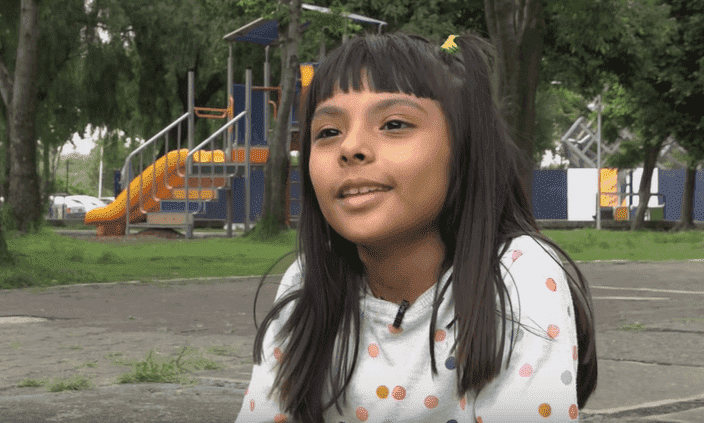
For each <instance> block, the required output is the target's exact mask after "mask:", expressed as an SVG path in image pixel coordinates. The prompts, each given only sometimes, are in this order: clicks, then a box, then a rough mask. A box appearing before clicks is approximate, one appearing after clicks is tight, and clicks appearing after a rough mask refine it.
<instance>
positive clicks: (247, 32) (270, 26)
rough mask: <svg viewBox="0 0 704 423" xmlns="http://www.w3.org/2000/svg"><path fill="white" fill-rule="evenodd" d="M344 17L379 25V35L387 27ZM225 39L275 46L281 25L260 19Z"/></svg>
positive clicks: (359, 17)
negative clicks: (382, 28) (383, 27)
mask: <svg viewBox="0 0 704 423" xmlns="http://www.w3.org/2000/svg"><path fill="white" fill-rule="evenodd" d="M301 7H302V8H303V9H306V10H313V11H316V12H320V13H332V11H331V10H330V9H328V8H327V7H320V6H316V5H313V4H306V3H303V4H302V5H301ZM343 16H345V17H346V18H348V19H352V20H354V21H358V22H363V23H371V24H375V25H379V33H381V27H382V26H384V25H386V22H384V21H380V20H377V19H372V18H368V17H366V16H362V15H355V14H353V13H348V14H345V15H343ZM309 24H310V22H306V23H305V24H303V25H301V28H305V27H307V26H308V25H309ZM223 39H224V40H225V41H229V42H235V41H243V42H247V43H254V44H259V45H261V46H270V45H274V44H276V43H278V40H279V23H278V22H276V21H274V20H265V19H263V18H259V19H257V20H255V21H252V22H250V23H248V24H247V25H245V26H243V27H242V28H239V29H237V30H235V31H233V32H231V33H229V34H227V35H225V36H224V37H223Z"/></svg>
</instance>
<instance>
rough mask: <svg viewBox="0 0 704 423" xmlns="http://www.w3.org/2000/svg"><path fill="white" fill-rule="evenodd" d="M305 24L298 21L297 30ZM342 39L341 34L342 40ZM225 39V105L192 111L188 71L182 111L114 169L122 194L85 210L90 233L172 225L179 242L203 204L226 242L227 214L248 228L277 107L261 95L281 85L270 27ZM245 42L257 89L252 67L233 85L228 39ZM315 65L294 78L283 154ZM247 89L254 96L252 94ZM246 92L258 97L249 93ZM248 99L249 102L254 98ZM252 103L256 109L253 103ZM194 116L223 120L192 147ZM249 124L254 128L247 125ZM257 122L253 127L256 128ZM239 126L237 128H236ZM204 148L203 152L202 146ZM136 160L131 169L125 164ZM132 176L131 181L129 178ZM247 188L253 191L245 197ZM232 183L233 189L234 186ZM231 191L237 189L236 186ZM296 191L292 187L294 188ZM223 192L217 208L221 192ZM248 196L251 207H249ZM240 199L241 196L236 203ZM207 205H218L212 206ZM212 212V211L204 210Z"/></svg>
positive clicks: (291, 202) (264, 24) (293, 137)
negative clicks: (251, 50)
mask: <svg viewBox="0 0 704 423" xmlns="http://www.w3.org/2000/svg"><path fill="white" fill-rule="evenodd" d="M302 7H303V8H304V9H308V10H314V11H317V12H320V13H332V12H331V11H330V10H329V9H327V8H323V7H319V6H314V5H309V4H303V5H302ZM345 17H346V18H348V19H352V20H355V21H359V22H364V23H371V24H374V25H377V26H378V31H379V33H381V32H382V28H383V26H385V25H386V22H383V21H379V20H376V19H372V18H367V17H364V16H360V15H355V14H347V15H345ZM306 25H307V24H304V25H303V27H305V26H306ZM346 39H347V36H346V34H345V36H344V37H343V42H344V41H346ZM224 40H225V41H228V42H229V57H228V66H227V68H228V69H227V80H228V82H227V86H228V96H227V99H228V107H227V108H226V109H215V108H205V107H195V105H194V74H193V72H192V71H190V72H189V73H188V111H187V112H186V113H184V114H183V115H182V116H180V117H179V118H178V119H176V120H175V121H173V122H172V123H170V124H169V125H168V126H166V127H165V128H164V129H162V130H161V131H159V133H157V134H156V135H154V136H153V137H152V138H150V139H149V140H148V141H147V142H145V143H144V144H143V145H141V146H140V147H139V148H137V149H135V150H134V151H133V152H132V153H130V155H129V156H128V157H127V159H126V160H125V164H124V166H123V168H122V171H121V172H120V187H121V189H122V191H121V192H120V193H119V194H118V193H117V192H116V193H115V200H114V201H113V202H112V203H111V204H109V205H107V206H106V207H101V208H97V209H94V210H92V211H90V212H88V213H87V214H86V216H85V219H84V223H85V224H87V225H96V226H97V235H99V236H104V235H129V234H130V230H131V229H133V228H155V227H156V228H180V229H182V230H184V232H185V234H186V238H191V237H192V236H193V227H194V216H196V215H198V214H199V213H203V212H204V210H205V209H207V206H208V205H209V204H211V205H214V206H216V207H214V208H215V210H216V211H219V212H223V208H224V209H226V217H225V222H226V223H227V228H228V229H227V232H228V237H231V236H232V223H233V219H234V215H235V214H236V212H237V211H238V210H236V209H237V208H241V206H244V211H243V214H244V219H243V220H244V229H245V231H248V230H249V229H250V224H251V221H252V220H256V219H257V218H258V217H259V215H260V213H261V206H262V202H263V185H264V184H263V183H262V182H263V179H264V167H265V165H266V163H267V161H268V158H269V147H268V139H269V136H270V133H269V132H270V131H269V129H268V122H269V117H268V106H269V105H270V104H271V105H272V106H273V112H274V115H273V116H276V112H277V107H278V104H277V103H276V102H273V101H269V93H270V92H272V91H276V92H278V94H279V98H278V101H280V98H281V95H280V94H281V87H270V86H269V76H270V65H269V48H270V46H271V45H274V44H275V43H277V42H278V22H276V21H274V20H264V19H262V18H260V19H257V20H255V21H253V22H250V23H249V24H247V25H245V26H243V27H241V28H239V29H238V30H236V31H233V32H232V33H230V34H227V35H225V36H224ZM238 41H239V42H250V43H255V44H258V45H261V46H264V47H265V63H264V86H263V87H254V86H253V85H252V70H251V67H247V70H246V72H245V84H244V85H241V84H234V83H233V79H234V78H233V69H234V56H233V48H234V45H233V44H234V43H235V42H238ZM317 64H318V63H317V62H313V63H303V64H301V66H300V71H299V72H298V75H297V78H296V81H297V82H296V88H295V89H296V95H295V97H294V102H293V106H292V110H291V113H290V118H289V122H287V127H288V129H287V148H286V151H287V152H288V153H290V152H291V151H298V150H299V132H300V130H299V127H298V120H297V109H298V104H299V99H300V94H301V91H302V88H303V87H305V86H307V85H308V84H309V83H310V80H311V79H312V77H313V74H314V72H315V68H316V67H317ZM253 92H254V93H253ZM253 94H259V95H258V96H254V97H255V98H253ZM255 100H256V101H255ZM253 103H256V104H253ZM195 116H199V117H203V118H209V119H225V120H226V123H225V124H224V125H223V126H222V127H221V128H220V129H218V130H217V131H216V132H215V133H213V134H212V135H210V136H209V137H207V138H206V139H205V140H204V141H202V142H201V143H200V144H198V145H194V123H195ZM253 120H255V121H256V122H255V123H256V125H253ZM184 121H185V122H186V123H187V131H188V136H187V139H188V146H187V148H181V133H182V128H183V124H184ZM260 122H261V123H260ZM240 123H242V124H240ZM174 129H176V131H177V134H178V135H177V143H176V144H177V146H176V150H173V151H170V150H169V132H171V131H172V130H174ZM221 136H222V140H223V141H222V149H217V150H216V149H215V148H214V147H215V145H214V143H215V141H216V139H217V138H218V137H221ZM162 137H163V138H164V143H165V145H164V151H165V152H166V153H165V154H164V156H162V157H160V158H159V159H157V157H156V150H157V149H156V143H157V141H158V140H160V139H161V138H162ZM208 145H209V146H210V150H204V148H205V147H206V146H208ZM150 146H152V150H153V157H152V159H151V163H152V164H151V165H149V166H147V167H146V168H144V152H145V151H146V149H147V148H148V147H150ZM138 155H139V172H138V174H137V173H135V172H134V170H133V164H134V162H136V159H137V156H138ZM135 176H136V177H135ZM297 178H298V170H297V169H289V180H288V182H287V188H286V190H287V192H286V199H287V207H286V221H287V223H288V224H289V225H290V224H291V221H295V220H296V219H297V217H298V215H299V213H300V206H299V207H298V213H295V211H294V212H293V213H292V212H291V209H292V208H293V209H294V210H295V209H296V207H295V205H296V204H295V203H296V202H297V201H300V200H299V199H298V198H299V197H298V196H297V195H296V194H298V195H300V185H297ZM253 183H255V192H252V188H253ZM238 185H239V186H238ZM238 188H239V189H238ZM296 188H297V189H296ZM223 194H224V195H225V203H224V207H223V204H222V203H223V202H222V198H221V196H222V195H223ZM252 194H254V196H255V198H254V200H255V204H256V206H257V207H256V208H257V210H253V208H252V203H253V202H252ZM241 197H244V198H241ZM215 202H218V203H217V204H215ZM206 212H212V210H206Z"/></svg>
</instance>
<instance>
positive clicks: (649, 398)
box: [0, 261, 704, 423]
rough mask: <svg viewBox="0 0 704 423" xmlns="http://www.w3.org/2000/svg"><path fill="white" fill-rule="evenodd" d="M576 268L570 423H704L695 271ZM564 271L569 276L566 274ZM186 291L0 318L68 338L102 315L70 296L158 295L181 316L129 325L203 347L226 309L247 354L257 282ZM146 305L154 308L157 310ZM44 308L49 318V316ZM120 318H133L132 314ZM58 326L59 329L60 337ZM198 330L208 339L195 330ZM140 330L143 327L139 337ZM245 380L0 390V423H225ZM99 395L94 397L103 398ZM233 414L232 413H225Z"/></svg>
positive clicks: (703, 309) (702, 322)
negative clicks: (583, 372) (592, 359)
mask: <svg viewBox="0 0 704 423" xmlns="http://www.w3.org/2000/svg"><path fill="white" fill-rule="evenodd" d="M578 265H579V267H580V270H581V271H582V273H583V274H584V276H585V277H586V278H587V280H588V281H589V286H590V289H591V293H592V297H593V304H594V312H595V316H596V332H597V354H598V360H599V361H598V363H599V378H598V386H597V390H596V392H595V393H594V394H593V395H592V397H591V398H590V399H589V401H588V403H587V405H586V407H585V408H584V409H582V410H580V420H581V421H590V422H613V421H619V422H651V423H652V422H704V336H703V335H704V319H703V318H702V317H703V316H704V288H702V284H701V282H702V275H704V262H702V261H699V262H678V263H644V262H627V263H579V264H578ZM568 270H569V267H568ZM570 272H571V273H572V271H571V270H570ZM573 276H574V275H573ZM280 277H281V276H278V277H273V276H272V277H270V278H268V279H267V281H266V282H265V283H266V285H268V287H267V288H266V289H265V290H263V291H266V294H265V295H263V296H262V295H260V298H259V303H258V307H257V319H258V322H259V323H261V319H262V317H263V315H264V314H265V312H266V311H268V309H269V307H270V306H271V301H272V300H273V294H274V293H275V291H276V289H275V288H276V286H277V285H278V282H279V281H280ZM201 281H202V280H201ZM181 282H185V281H181ZM193 282H195V281H190V282H187V283H185V284H183V285H182V284H181V283H179V281H168V282H164V283H161V284H115V285H114V286H116V287H119V289H118V288H115V289H108V288H107V285H103V287H95V286H94V285H83V286H72V287H69V288H66V287H57V288H52V289H51V290H47V291H46V293H45V294H44V295H41V296H36V297H30V296H28V294H23V293H19V292H2V291H0V294H2V295H0V309H2V310H3V311H2V313H1V314H2V315H8V314H9V315H35V316H36V315H41V314H42V313H40V312H38V311H37V310H36V308H37V307H39V306H40V305H41V303H36V302H37V301H39V302H45V303H46V304H53V307H54V308H55V310H56V312H54V313H53V314H54V315H56V316H57V317H61V318H71V319H78V320H75V322H71V321H69V320H66V321H65V322H63V323H60V322H59V321H58V320H57V321H56V322H54V323H53V324H52V326H51V328H50V330H51V331H58V330H64V329H65V330H73V327H74V326H73V325H79V326H85V327H87V328H88V329H89V327H93V326H97V325H98V324H99V323H98V322H99V321H101V319H100V318H97V317H96V315H97V314H99V313H101V312H103V311H102V310H99V309H96V310H94V311H93V312H91V309H86V314H85V315H82V314H79V312H78V311H76V309H75V305H76V304H77V303H76V301H75V300H76V299H77V298H76V297H77V296H80V295H83V296H85V295H86V294H85V292H90V293H93V294H94V295H98V296H99V293H100V292H102V291H103V290H109V291H110V292H118V291H119V292H125V294H124V300H123V301H129V304H130V305H131V306H132V307H138V308H139V309H143V308H144V307H143V306H141V305H139V304H142V303H139V304H135V299H136V298H137V297H136V296H135V295H137V294H139V297H142V298H143V300H141V301H147V298H159V296H163V295H165V292H168V295H169V303H170V304H173V303H179V304H182V306H183V308H173V307H172V308H163V309H161V308H160V309H158V310H148V311H145V312H144V318H143V322H142V323H140V322H138V321H135V323H130V324H134V325H139V324H142V325H147V326H148V324H149V322H152V321H153V320H155V316H159V317H162V318H164V319H166V320H168V321H170V322H172V323H173V324H174V325H179V326H180V327H182V328H186V329H187V328H188V327H191V326H194V327H195V326H196V325H197V324H198V325H202V326H204V329H203V330H204V332H194V333H193V334H192V335H189V336H192V337H193V339H194V342H197V341H198V339H200V338H199V337H201V338H203V339H205V337H206V336H215V335H213V334H216V333H217V334H219V333H220V332H222V333H225V332H224V330H223V329H225V328H221V327H219V325H220V323H219V322H218V321H216V320H215V317H214V316H213V315H215V316H216V317H219V318H221V319H222V318H223V316H222V315H220V316H217V313H214V312H213V310H218V309H227V310H228V313H230V315H232V316H245V317H241V318H239V319H240V320H241V321H240V320H229V321H230V322H232V323H234V326H233V327H234V328H235V329H236V333H234V334H233V335H231V336H229V337H228V338H226V339H229V341H228V342H230V343H232V342H238V343H241V344H242V345H243V351H247V349H249V351H251V345H252V343H253V340H254V333H255V332H254V326H253V324H252V320H251V313H252V302H253V298H254V292H255V290H256V287H257V285H258V283H259V278H245V279H238V280H237V281H233V278H227V279H221V280H211V281H210V282H208V283H205V284H202V283H201V284H195V283H193ZM159 285H170V286H173V288H174V289H169V290H166V291H165V290H164V289H163V288H159V287H158V286H159ZM179 286H182V288H179ZM189 286H190V288H189ZM194 286H198V287H200V288H199V292H202V295H203V296H207V297H204V298H205V299H202V300H200V301H199V302H198V303H197V304H195V305H193V299H194V297H193V291H192V290H193V288H192V287H194ZM50 291H55V292H56V295H52V294H51V293H50ZM130 292H131V293H132V294H130ZM111 295H113V296H111V297H109V298H110V300H111V303H112V302H113V301H118V300H119V298H115V296H114V294H111ZM154 296H157V297H154ZM64 297H66V298H64ZM120 298H123V297H120ZM29 300H32V301H31V302H30V301H29ZM189 302H190V303H189ZM145 304H146V303H145ZM153 304H154V306H155V307H156V306H158V304H157V302H153ZM72 305H73V306H72ZM204 305H205V307H204ZM71 307H74V308H71ZM203 307H204V308H203ZM46 309H47V310H49V307H46ZM184 310H188V311H187V312H185V311H184ZM130 313H134V310H132V311H130ZM148 313H153V314H148ZM72 316H73V317H72ZM208 319H211V320H208ZM230 319H232V318H230ZM103 320H106V319H103ZM121 321H123V322H124V320H121ZM196 322H197V324H196ZM625 324H628V325H636V326H634V327H635V328H638V327H640V328H641V329H642V330H623V329H622V327H623V325H625ZM638 324H640V325H642V326H638ZM32 325H41V323H37V324H32ZM0 326H2V325H0ZM63 326H66V328H64V329H61V328H62V327H63ZM33 327H34V326H33ZM145 327H146V326H145ZM205 328H208V330H207V331H205ZM148 329H149V328H148V327H146V328H145V329H143V330H148ZM86 330H87V329H86ZM134 330H137V329H134ZM0 331H2V328H0ZM218 331H219V332H218ZM187 332H189V331H187ZM189 333H190V332H189ZM227 333H229V332H227ZM218 336H220V335H218ZM155 337H156V335H155ZM203 342H205V341H203ZM250 374H251V366H250V365H242V366H239V368H237V369H234V368H233V369H228V370H227V371H225V372H218V371H209V373H206V374H202V375H199V376H201V377H202V384H201V385H200V387H198V388H196V389H179V388H175V387H174V386H168V385H167V386H161V385H152V384H149V385H128V386H122V387H118V388H101V389H100V390H98V392H80V391H78V392H71V393H55V394H54V393H41V394H37V395H38V396H18V395H19V394H18V393H17V391H16V390H12V392H13V393H12V395H11V396H8V394H10V391H7V390H5V391H2V390H0V421H4V420H3V417H2V416H6V417H7V416H10V415H14V416H17V415H16V414H10V413H12V412H13V410H17V409H25V410H34V411H36V412H37V413H40V414H38V415H42V416H45V417H51V416H53V417H51V419H52V420H51V421H64V422H68V421H76V422H82V421H130V420H129V419H126V420H119V419H117V420H116V419H115V416H114V415H112V414H110V413H111V412H112V413H114V412H115V410H120V407H122V409H125V410H128V409H129V410H135V409H137V408H138V409H140V410H142V411H140V413H141V414H139V415H141V416H142V418H144V420H140V421H145V422H146V421H174V422H176V421H189V420H188V419H187V417H188V416H189V415H188V407H191V408H192V407H194V406H197V405H198V404H200V406H201V409H200V410H194V411H193V413H195V412H196V411H199V412H200V413H203V412H206V411H207V408H208V407H211V408H210V410H211V411H210V412H211V414H207V413H206V414H198V415H196V414H190V417H188V418H191V420H190V421H217V422H219V421H229V422H232V421H234V417H235V415H236V413H237V412H239V409H240V406H241V404H242V400H243V394H244V390H243V388H244V387H246V384H247V383H248V381H249V377H250ZM104 389H112V391H110V392H118V391H119V392H121V393H122V395H121V396H120V395H116V396H115V397H114V398H113V399H112V400H111V403H110V404H111V405H110V407H107V408H105V410H104V411H103V414H99V415H98V414H90V413H89V411H90V410H94V411H95V410H97V411H95V412H100V410H101V408H100V407H98V408H96V407H97V406H96V405H95V401H94V400H92V399H91V398H93V397H95V396H96V395H99V394H100V391H103V390H104ZM107 392H108V391H103V395H105V394H107ZM110 395H112V394H110ZM111 398H112V397H111ZM166 403H168V404H174V405H173V407H179V406H181V407H183V408H184V411H183V414H182V415H180V416H179V415H178V414H170V415H168V416H167V415H165V414H163V413H164V411H163V410H162V409H163V408H164V406H163V404H166ZM171 406H172V405H169V407H171ZM52 407H54V408H52ZM71 407H74V408H71ZM91 407H93V408H91ZM54 409H61V410H63V411H62V413H63V414H61V415H62V416H64V417H61V418H60V417H59V415H58V414H49V413H52V412H54V411H52V410H54ZM42 410H43V411H42ZM71 410H73V411H71ZM111 410H112V411H111ZM233 411H234V413H235V414H232V412H233ZM41 413H44V414H41ZM71 413H73V414H71ZM81 413H82V414H81ZM149 413H154V414H153V415H152V414H149ZM159 413H162V414H159ZM27 416H29V414H27ZM71 416H74V417H71ZM79 416H84V417H79ZM159 416H161V417H159ZM152 417H153V418H152ZM96 419H97V420H96ZM193 419H195V420H193ZM10 421H16V420H10ZM25 421H44V420H36V419H34V420H32V419H30V420H25ZM131 421H137V420H134V419H133V420H131Z"/></svg>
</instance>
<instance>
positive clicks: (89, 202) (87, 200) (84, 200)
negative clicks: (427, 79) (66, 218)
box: [69, 195, 105, 213]
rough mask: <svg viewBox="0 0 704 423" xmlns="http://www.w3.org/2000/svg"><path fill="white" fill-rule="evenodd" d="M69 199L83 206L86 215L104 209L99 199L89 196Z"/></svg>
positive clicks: (73, 196) (76, 196)
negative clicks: (100, 208) (94, 210)
mask: <svg viewBox="0 0 704 423" xmlns="http://www.w3.org/2000/svg"><path fill="white" fill-rule="evenodd" d="M69 198H71V199H72V200H76V201H78V202H79V203H81V204H83V205H84V208H85V210H86V213H88V212H89V211H91V210H93V209H97V208H99V207H105V203H104V202H103V201H101V200H100V199H99V198H96V197H91V196H90V195H72V196H70V197H69Z"/></svg>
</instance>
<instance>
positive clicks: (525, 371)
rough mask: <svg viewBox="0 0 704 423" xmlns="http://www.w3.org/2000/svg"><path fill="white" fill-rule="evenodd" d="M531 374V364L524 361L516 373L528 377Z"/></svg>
mask: <svg viewBox="0 0 704 423" xmlns="http://www.w3.org/2000/svg"><path fill="white" fill-rule="evenodd" d="M532 374H533V366H531V365H530V364H528V363H526V364H524V365H523V366H522V367H521V369H520V370H519V371H518V375H519V376H521V377H528V376H530V375H532Z"/></svg>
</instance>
